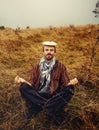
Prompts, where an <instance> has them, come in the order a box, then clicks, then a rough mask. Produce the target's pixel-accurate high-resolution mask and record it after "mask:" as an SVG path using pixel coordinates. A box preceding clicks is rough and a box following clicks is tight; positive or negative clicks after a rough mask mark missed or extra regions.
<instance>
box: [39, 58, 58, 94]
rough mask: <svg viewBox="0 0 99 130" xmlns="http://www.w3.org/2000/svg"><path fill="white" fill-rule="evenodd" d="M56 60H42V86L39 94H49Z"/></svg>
mask: <svg viewBox="0 0 99 130" xmlns="http://www.w3.org/2000/svg"><path fill="white" fill-rule="evenodd" d="M55 62H56V58H55V57H54V58H53V59H52V60H51V61H50V62H48V61H46V60H45V59H44V57H43V58H42V59H41V60H40V71H41V81H40V83H41V85H40V87H39V92H49V85H50V81H51V72H52V69H53V66H54V65H55Z"/></svg>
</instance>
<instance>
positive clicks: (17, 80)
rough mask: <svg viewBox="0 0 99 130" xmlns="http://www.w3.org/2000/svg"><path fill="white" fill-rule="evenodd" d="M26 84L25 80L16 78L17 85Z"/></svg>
mask: <svg viewBox="0 0 99 130" xmlns="http://www.w3.org/2000/svg"><path fill="white" fill-rule="evenodd" d="M24 82H25V80H24V79H23V78H21V77H19V76H18V75H17V76H16V77H15V83H17V84H21V83H24Z"/></svg>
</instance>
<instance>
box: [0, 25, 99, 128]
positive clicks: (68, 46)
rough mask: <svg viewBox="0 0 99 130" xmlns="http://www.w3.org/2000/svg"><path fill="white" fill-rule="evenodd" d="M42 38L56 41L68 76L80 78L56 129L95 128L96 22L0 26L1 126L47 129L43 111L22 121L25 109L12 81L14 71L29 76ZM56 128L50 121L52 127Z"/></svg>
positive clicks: (98, 121) (98, 97)
mask: <svg viewBox="0 0 99 130" xmlns="http://www.w3.org/2000/svg"><path fill="white" fill-rule="evenodd" d="M45 40H53V41H56V42H57V43H58V47H57V58H58V59H59V60H60V61H61V62H63V63H64V64H65V65H66V66H67V70H68V73H69V75H70V78H73V77H77V78H78V79H79V85H78V86H77V87H76V88H75V95H74V97H73V98H72V100H71V102H70V103H69V104H68V107H66V108H65V111H66V112H67V116H66V119H65V121H64V123H63V125H62V126H60V127H59V128H58V129H59V130H98V129H99V109H98V108H99V25H86V26H77V27H75V26H73V25H71V26H66V27H59V28H56V27H49V28H45V29H44V28H38V29H32V28H30V29H16V30H13V29H9V28H6V29H4V30H0V130H36V129H37V130H39V129H40V128H42V130H44V129H45V130H46V128H44V126H43V124H44V122H46V118H45V120H43V121H42V117H43V114H42V113H41V114H40V115H38V117H37V118H36V119H35V120H32V121H31V123H30V124H28V125H25V124H24V115H25V112H26V110H25V107H24V102H23V100H22V99H21V96H20V93H19V91H18V86H16V85H15V84H14V77H15V76H16V75H17V74H18V75H20V76H22V77H24V78H25V79H27V80H28V75H29V70H31V68H32V65H33V64H34V63H35V62H38V61H39V60H40V58H41V57H42V45H41V42H43V41H45ZM43 118H44V117H43ZM35 126H39V127H40V128H35ZM55 129H56V128H55V127H54V126H53V125H51V130H55Z"/></svg>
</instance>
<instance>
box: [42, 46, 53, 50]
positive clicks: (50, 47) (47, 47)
mask: <svg viewBox="0 0 99 130" xmlns="http://www.w3.org/2000/svg"><path fill="white" fill-rule="evenodd" d="M54 48H55V46H44V49H54Z"/></svg>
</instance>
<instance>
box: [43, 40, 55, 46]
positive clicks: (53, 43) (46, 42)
mask: <svg viewBox="0 0 99 130" xmlns="http://www.w3.org/2000/svg"><path fill="white" fill-rule="evenodd" d="M42 44H43V45H45V46H56V45H57V43H56V42H54V41H45V42H43V43H42Z"/></svg>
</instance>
